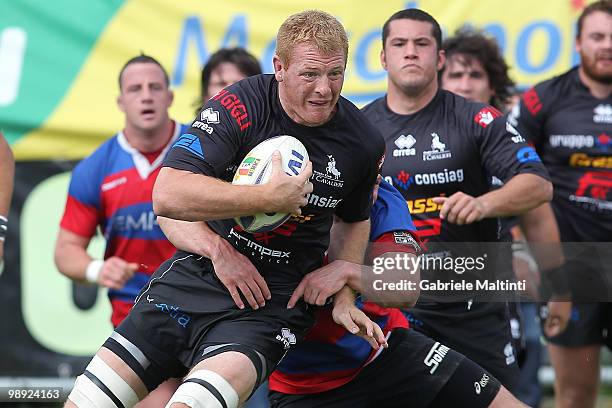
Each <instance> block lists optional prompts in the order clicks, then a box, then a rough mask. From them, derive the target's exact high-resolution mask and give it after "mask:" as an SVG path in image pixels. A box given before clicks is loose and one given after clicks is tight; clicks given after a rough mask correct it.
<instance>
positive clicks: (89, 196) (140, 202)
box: [60, 123, 186, 326]
mask: <svg viewBox="0 0 612 408" xmlns="http://www.w3.org/2000/svg"><path fill="white" fill-rule="evenodd" d="M185 129H186V127H185V126H183V125H180V124H177V123H175V125H174V131H173V134H172V137H171V139H170V141H169V142H168V144H167V145H166V147H165V148H164V149H163V150H162V151H161V152H160V154H159V156H158V157H157V158H156V159H155V160H153V162H150V161H149V159H148V158H147V157H146V156H145V155H143V154H142V153H140V152H139V151H138V150H136V149H135V148H134V147H132V146H131V145H130V144H129V143H128V141H127V139H126V137H125V135H124V134H123V132H119V133H118V134H116V135H115V136H114V137H112V138H111V139H109V140H108V141H106V142H105V143H104V144H103V145H102V146H100V147H99V148H98V149H96V151H95V152H94V153H93V154H92V155H91V156H89V157H87V158H85V159H84V160H83V161H81V162H80V163H79V164H78V165H77V166H76V167H75V169H74V170H73V172H72V178H71V180H70V187H69V189H68V199H67V202H66V208H65V211H64V215H63V217H62V220H61V223H60V226H61V227H62V228H63V229H65V230H68V231H70V232H72V233H74V234H77V235H80V236H82V237H86V238H91V237H92V236H93V235H94V234H95V233H96V229H97V228H98V227H99V228H100V232H101V233H102V234H103V236H104V238H105V239H106V249H105V253H104V259H107V258H110V257H112V256H117V257H119V258H121V259H123V260H125V261H127V262H134V263H138V264H140V265H141V266H140V269H139V270H138V271H137V272H136V273H135V274H134V276H133V277H132V279H130V280H129V281H128V282H127V283H126V284H125V286H124V287H123V288H121V289H120V290H109V293H108V295H109V298H110V300H111V303H112V305H113V315H112V318H111V320H112V323H113V325H114V326H117V325H118V324H119V323H120V322H121V320H123V318H124V317H125V316H126V315H127V313H128V311H129V309H130V308H131V305H132V304H133V300H134V298H135V297H136V296H137V295H138V293H139V292H140V289H141V288H142V287H143V286H144V284H145V283H146V282H147V281H148V279H149V276H150V275H151V274H152V273H153V272H154V271H155V270H156V269H157V267H158V266H159V265H160V264H161V263H162V262H163V261H165V260H166V259H168V258H170V257H171V256H172V254H173V253H174V252H175V248H174V246H172V244H171V243H170V242H169V241H168V240H167V239H166V237H165V236H164V234H163V232H162V231H161V229H160V227H159V225H158V224H157V220H156V217H155V214H154V213H153V204H152V192H153V185H154V184H155V179H156V178H157V174H158V173H159V170H160V168H161V164H162V161H163V159H164V157H165V156H166V153H167V151H168V150H169V149H170V146H172V143H173V142H174V140H176V139H177V137H178V136H179V135H180V134H181V133H182V132H183V131H184V130H185Z"/></svg>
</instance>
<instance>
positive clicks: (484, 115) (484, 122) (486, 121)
mask: <svg viewBox="0 0 612 408" xmlns="http://www.w3.org/2000/svg"><path fill="white" fill-rule="evenodd" d="M501 115H502V113H501V112H500V111H498V110H497V109H495V108H494V107H492V106H487V107H484V108H482V109H481V110H480V111H479V112H478V113H477V114H476V116H474V122H476V123H478V124H479V125H480V126H482V127H483V128H486V127H487V126H489V125H490V124H491V123H492V122H493V121H494V120H495V118H498V117H500V116H501Z"/></svg>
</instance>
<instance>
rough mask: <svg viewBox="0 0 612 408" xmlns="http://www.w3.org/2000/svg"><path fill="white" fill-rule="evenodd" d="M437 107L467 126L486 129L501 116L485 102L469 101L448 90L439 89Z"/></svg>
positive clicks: (497, 110) (501, 114) (501, 116)
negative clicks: (438, 104)
mask: <svg viewBox="0 0 612 408" xmlns="http://www.w3.org/2000/svg"><path fill="white" fill-rule="evenodd" d="M440 104H441V105H442V106H440V107H438V109H440V110H443V111H445V112H447V113H448V114H449V115H452V116H454V117H455V121H456V122H458V123H462V124H464V125H466V126H467V127H469V128H475V129H481V128H482V129H486V128H487V127H488V126H489V125H490V124H491V123H493V122H494V121H495V120H496V119H498V118H502V119H503V113H502V112H500V111H499V109H497V108H495V107H494V106H492V105H488V104H486V103H481V102H474V101H470V100H468V99H466V98H464V97H462V96H459V95H456V94H454V93H452V92H449V91H445V90H443V91H441V98H440Z"/></svg>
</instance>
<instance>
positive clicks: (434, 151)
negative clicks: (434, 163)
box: [423, 132, 451, 161]
mask: <svg viewBox="0 0 612 408" xmlns="http://www.w3.org/2000/svg"><path fill="white" fill-rule="evenodd" d="M450 157H451V152H450V150H447V149H446V143H444V142H442V140H440V135H438V134H437V133H436V132H433V133H432V134H431V150H428V151H425V152H423V161H431V160H440V159H450Z"/></svg>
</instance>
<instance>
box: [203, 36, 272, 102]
mask: <svg viewBox="0 0 612 408" xmlns="http://www.w3.org/2000/svg"><path fill="white" fill-rule="evenodd" d="M259 74H261V66H260V65H259V61H257V58H255V57H254V56H253V55H251V54H250V53H249V52H248V51H247V50H245V49H244V48H238V47H236V48H221V49H219V50H217V51H216V52H214V53H213V54H211V55H210V58H208V61H207V62H206V64H205V65H204V66H203V67H202V75H201V82H200V106H202V105H204V104H205V103H206V101H207V100H209V99H210V98H212V97H213V96H214V95H216V94H217V92H219V91H220V90H222V89H223V88H225V87H227V86H230V85H231V84H233V83H234V82H238V81H240V80H241V79H244V78H247V77H250V76H253V75H259Z"/></svg>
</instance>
